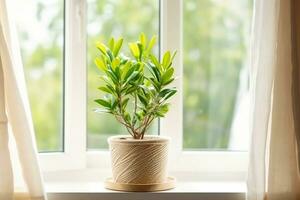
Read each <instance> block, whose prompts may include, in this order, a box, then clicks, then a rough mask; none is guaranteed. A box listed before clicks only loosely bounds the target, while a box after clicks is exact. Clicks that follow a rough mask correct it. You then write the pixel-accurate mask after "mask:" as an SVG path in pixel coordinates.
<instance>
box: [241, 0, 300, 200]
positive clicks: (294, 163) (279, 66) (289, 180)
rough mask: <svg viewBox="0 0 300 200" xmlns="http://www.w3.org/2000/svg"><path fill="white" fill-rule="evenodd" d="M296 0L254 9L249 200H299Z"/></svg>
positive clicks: (265, 1) (275, 0)
mask: <svg viewBox="0 0 300 200" xmlns="http://www.w3.org/2000/svg"><path fill="white" fill-rule="evenodd" d="M296 1H297V0H256V1H255V5H254V18H253V25H252V41H251V45H252V47H251V77H250V80H251V81H250V84H251V85H250V93H251V105H252V106H253V107H252V109H251V114H252V116H251V119H252V122H251V126H252V128H251V133H252V144H251V150H250V164H249V174H248V194H247V197H248V200H263V199H268V200H297V199H300V195H299V194H300V184H299V183H300V181H299V169H298V153H297V144H299V142H297V135H298V134H299V132H298V131H297V129H296V128H295V127H296V126H297V124H299V123H300V121H299V120H296V119H297V118H296V117H295V116H297V113H296V110H295V105H298V104H299V103H300V101H299V100H300V99H295V98H297V97H296V95H295V91H296V90H298V89H299V87H297V88H298V89H296V90H295V88H294V86H295V85H294V84H295V81H297V80H299V79H300V76H299V74H297V75H296V76H295V70H294V69H295V68H297V67H299V66H296V65H295V62H293V59H294V52H293V51H294V50H295V49H294V48H293V46H294V41H292V39H293V38H292V35H293V33H292V31H294V29H293V20H292V19H293V15H292V13H293V12H292V10H293V9H294V6H295V2H296ZM299 5H300V4H299ZM299 9H300V7H299V8H298V12H299ZM299 19H300V18H299ZM299 19H298V20H299ZM299 47H300V46H299ZM298 92H299V91H297V92H296V93H298Z"/></svg>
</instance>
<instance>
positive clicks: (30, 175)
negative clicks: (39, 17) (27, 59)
mask: <svg viewBox="0 0 300 200" xmlns="http://www.w3.org/2000/svg"><path fill="white" fill-rule="evenodd" d="M9 2H10V3H11V1H9V0H0V200H12V199H22V200H25V199H26V200H27V199H28V200H29V199H41V200H42V199H45V195H44V190H43V186H42V178H41V174H40V169H39V165H38V161H37V150H36V144H35V138H34V131H33V125H32V119H31V114H30V109H29V103H28V98H27V94H26V86H25V79H24V73H23V66H22V61H21V56H20V49H19V46H18V41H17V35H16V31H15V29H14V24H13V20H12V17H13V16H12V15H11V14H12V12H11V11H12V10H11V9H13V5H12V6H10V5H8V3H9ZM10 8H11V9H10ZM9 140H14V142H13V143H15V147H16V150H14V149H12V146H10V145H9ZM13 152H17V154H18V158H19V159H18V160H19V163H20V166H21V167H20V168H21V169H20V170H22V173H17V172H15V171H14V169H15V167H14V166H15V165H16V164H15V162H11V160H12V159H11V158H12V157H11V156H12V153H13ZM20 174H22V178H23V179H24V182H25V189H24V190H23V189H22V192H20V191H17V190H16V182H15V180H16V179H20V177H16V176H20ZM14 176H15V177H14Z"/></svg>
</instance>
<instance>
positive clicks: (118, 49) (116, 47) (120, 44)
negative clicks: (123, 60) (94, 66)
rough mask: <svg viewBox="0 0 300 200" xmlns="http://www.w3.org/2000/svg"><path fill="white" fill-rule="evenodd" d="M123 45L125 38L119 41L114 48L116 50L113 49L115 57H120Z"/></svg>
mask: <svg viewBox="0 0 300 200" xmlns="http://www.w3.org/2000/svg"><path fill="white" fill-rule="evenodd" d="M122 44H123V38H120V39H119V40H118V41H117V43H116V44H115V47H114V49H113V54H114V56H115V57H116V56H118V54H119V51H120V49H121V47H122Z"/></svg>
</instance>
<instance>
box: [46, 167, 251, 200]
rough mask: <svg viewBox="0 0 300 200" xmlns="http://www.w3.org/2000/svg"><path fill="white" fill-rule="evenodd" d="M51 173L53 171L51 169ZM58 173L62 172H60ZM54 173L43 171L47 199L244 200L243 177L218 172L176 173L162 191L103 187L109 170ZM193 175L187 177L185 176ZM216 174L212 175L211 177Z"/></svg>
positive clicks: (244, 186) (244, 185)
mask: <svg viewBox="0 0 300 200" xmlns="http://www.w3.org/2000/svg"><path fill="white" fill-rule="evenodd" d="M52 173H53V172H52ZM60 173H61V174H60ZM60 173H56V174H55V175H54V176H53V174H52V175H49V174H46V175H45V180H46V191H47V194H48V197H49V200H69V199H70V200H71V199H72V200H94V199H95V200H96V199H97V200H101V199H104V200H127V199H128V200H150V199H151V200H156V199H167V200H168V199H170V200H171V199H172V200H177V199H183V200H194V199H197V200H202V199H203V200H227V199H228V200H245V193H246V184H245V182H244V181H243V180H238V179H235V180H228V178H224V177H222V178H220V180H217V178H216V177H221V176H220V175H218V176H216V175H214V176H210V175H208V174H206V175H205V176H197V175H193V174H189V175H187V174H182V173H178V174H175V173H172V175H174V174H175V177H176V178H177V183H176V188H174V189H172V190H167V191H161V192H147V193H139V192H119V191H112V190H107V189H105V188H104V180H105V178H106V177H109V176H110V174H109V173H103V172H102V173H100V172H98V171H94V172H92V171H91V170H90V171H89V172H80V173H78V172H71V173H69V172H60ZM189 176H190V177H193V178H188V177H189ZM213 177H215V178H213Z"/></svg>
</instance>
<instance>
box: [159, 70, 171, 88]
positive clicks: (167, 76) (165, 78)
mask: <svg viewBox="0 0 300 200" xmlns="http://www.w3.org/2000/svg"><path fill="white" fill-rule="evenodd" d="M173 74H174V68H169V69H168V70H167V71H166V72H165V73H164V74H163V75H162V77H161V79H162V85H164V84H166V83H167V82H168V81H169V80H170V79H171V77H172V76H173Z"/></svg>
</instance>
